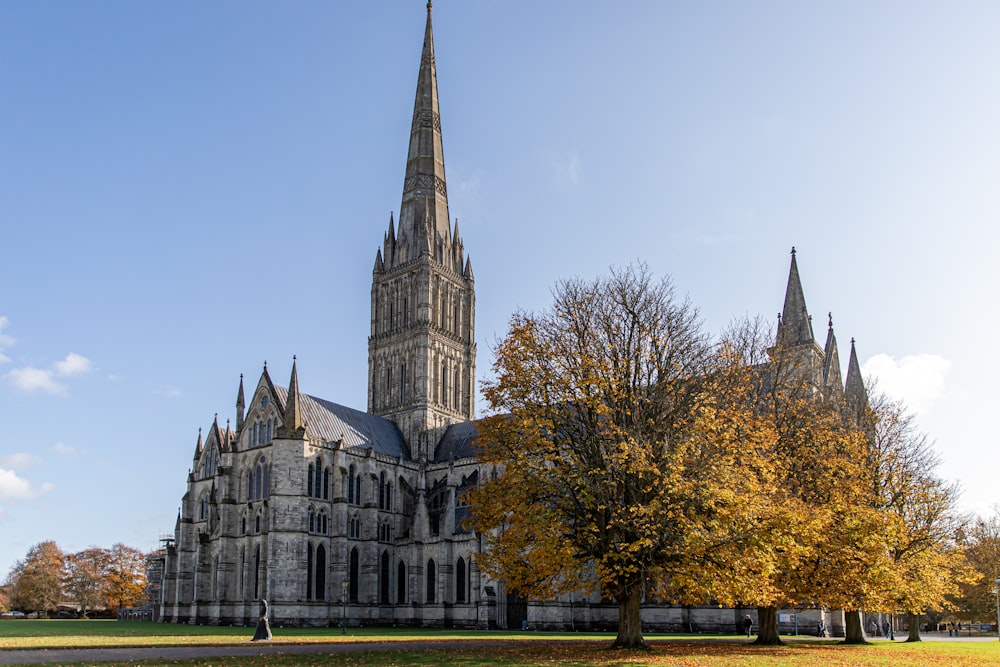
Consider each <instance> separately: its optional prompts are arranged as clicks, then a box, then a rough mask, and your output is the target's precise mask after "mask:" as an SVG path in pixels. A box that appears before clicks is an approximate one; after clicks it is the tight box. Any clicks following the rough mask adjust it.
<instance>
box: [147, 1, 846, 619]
mask: <svg viewBox="0 0 1000 667" xmlns="http://www.w3.org/2000/svg"><path fill="white" fill-rule="evenodd" d="M475 305H476V303H475V279H474V277H473V272H472V262H471V261H470V259H469V256H468V255H467V254H466V251H465V247H464V245H463V242H462V238H461V236H460V235H459V230H458V224H457V223H455V224H454V225H452V223H451V222H450V218H449V214H448V188H447V181H446V178H445V165H444V153H443V150H442V134H441V117H440V115H439V108H438V95H437V72H436V66H435V61H434V38H433V31H432V26H431V4H430V3H428V5H427V22H426V27H425V32H424V42H423V50H422V53H421V59H420V67H419V71H418V75H417V87H416V99H415V101H414V105H413V118H412V125H411V130H410V141H409V148H408V153H407V157H406V171H405V177H404V180H403V194H402V202H401V204H400V208H399V215H398V219H397V220H394V219H393V218H392V217H391V216H390V219H389V222H388V229H387V231H386V233H385V236H384V240H383V243H382V247H381V248H380V249H379V251H378V252H377V253H376V256H375V263H374V268H373V271H372V286H371V331H370V336H369V339H368V401H367V402H368V406H367V411H366V412H362V411H359V410H355V409H352V408H349V407H346V406H343V405H339V404H337V403H333V402H331V401H327V400H323V399H321V398H316V397H314V396H310V395H309V394H306V393H303V392H302V391H301V390H300V388H299V381H298V370H297V365H296V362H295V360H294V359H293V361H292V365H291V371H290V375H289V377H288V383H287V386H281V385H278V384H275V383H274V381H273V380H272V378H271V373H270V371H269V370H268V367H267V365H266V364H265V365H264V368H263V371H262V372H261V374H260V377H259V379H258V380H257V382H256V384H255V385H252V387H250V391H245V389H244V382H243V378H242V376H241V378H240V382H239V389H238V392H237V398H236V406H235V407H236V415H235V425H236V428H235V430H233V429H232V428H231V427H230V426H229V425H228V424H227V426H226V427H225V428H220V426H219V423H218V419H216V421H215V422H214V423H213V424H212V426H211V427H210V428H209V429H208V431H207V435H206V436H205V437H202V435H201V433H199V436H198V441H197V445H196V447H195V452H194V460H193V463H192V467H191V472H190V473H189V475H188V480H187V491H186V493H185V494H184V497H183V501H182V505H181V509H180V513H179V516H178V518H177V524H176V527H175V529H174V535H173V538H172V539H170V540H167V545H166V549H165V561H164V563H163V571H164V574H163V581H162V587H161V590H162V599H161V601H160V608H159V617H160V619H161V620H162V621H165V622H175V623H205V624H224V625H229V624H233V625H254V624H256V622H257V617H258V609H259V606H260V600H262V599H266V600H267V601H268V604H269V608H270V617H271V620H272V623H274V624H275V625H284V626H332V625H338V624H341V623H343V624H345V625H351V626H357V625H417V626H441V627H470V628H471V627H478V628H520V627H522V625H524V624H530V626H531V627H537V628H551V629H557V628H558V629H581V630H582V629H604V628H614V627H615V626H616V624H617V617H618V610H617V607H616V605H615V604H613V603H611V602H609V601H602V600H600V598H599V597H598V596H595V597H592V598H583V599H579V597H578V598H577V599H573V597H572V596H564V597H562V598H559V599H557V600H550V601H531V602H528V601H526V600H524V599H521V598H517V597H515V596H514V595H512V594H508V593H507V592H506V591H505V590H504V586H503V582H501V581H493V580H490V579H489V578H488V577H487V576H486V575H485V574H484V573H481V572H480V571H479V570H478V568H477V561H476V557H475V556H476V554H477V553H478V552H479V551H480V550H481V549H482V548H483V542H482V539H481V537H480V536H479V535H477V534H475V533H474V532H472V531H470V530H469V529H468V528H466V527H465V526H464V522H463V520H464V519H465V517H467V516H468V511H469V510H468V507H466V506H464V505H463V501H462V498H463V491H465V490H466V489H468V488H471V487H473V486H475V485H476V484H477V483H478V480H479V478H480V475H484V474H487V472H488V471H486V470H484V469H482V468H481V466H480V465H479V464H478V463H477V461H476V458H475V451H474V446H473V443H474V438H475V436H476V427H475V423H474V421H473V418H474V416H475V406H474V397H475V393H476V384H475V382H476V373H475V370H476V343H475ZM778 337H779V341H780V342H782V343H783V344H785V345H788V346H790V347H793V348H794V349H796V350H798V354H800V355H801V356H800V358H801V360H802V362H803V363H805V364H807V367H808V368H809V369H810V373H811V374H812V377H813V382H814V384H815V386H816V387H817V388H818V389H819V390H820V391H823V392H824V393H831V394H832V395H835V396H837V397H840V398H848V399H850V398H851V397H853V398H855V399H858V398H859V397H861V396H863V393H864V385H863V383H862V382H861V373H860V368H859V366H858V361H857V356H856V354H855V352H854V346H853V341H852V346H851V357H850V363H849V364H848V374H847V380H846V388H845V386H844V383H842V381H841V374H840V366H839V359H838V353H837V343H836V338H835V337H834V335H833V328H832V322H831V324H830V328H829V332H828V336H827V341H826V345H825V346H823V347H821V346H820V345H819V344H818V343H817V342H816V341H815V339H814V336H813V330H812V320H811V318H810V317H809V315H808V312H807V310H806V305H805V298H804V296H803V292H802V287H801V283H800V281H799V276H798V268H797V265H796V260H795V255H794V251H793V255H792V263H791V269H790V273H789V278H788V287H787V290H786V295H785V303H784V309H783V312H782V319H781V320H780V324H779V330H778ZM859 392H860V393H859ZM845 394H846V396H845ZM746 612H747V610H733V609H720V608H718V607H715V606H712V605H705V606H704V607H697V608H691V607H684V608H679V607H668V606H664V605H657V604H650V605H647V606H646V607H645V608H644V610H643V619H644V625H645V626H646V627H647V629H649V630H668V631H669V630H674V631H677V630H687V631H693V630H696V629H698V630H704V631H713V630H715V631H718V630H725V631H729V630H731V629H732V628H734V627H735V626H736V625H737V624H739V623H740V622H741V620H742V618H743V615H744V614H745V613H746ZM813 613H814V615H815V616H816V619H814V621H813V622H815V620H818V619H819V618H820V616H819V615H820V614H824V616H823V618H824V620H826V621H827V624H828V626H829V625H831V621H833V627H836V619H833V618H830V616H829V615H828V614H829V612H822V611H819V610H815V611H814V612H813Z"/></svg>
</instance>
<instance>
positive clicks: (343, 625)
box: [340, 578, 351, 635]
mask: <svg viewBox="0 0 1000 667" xmlns="http://www.w3.org/2000/svg"><path fill="white" fill-rule="evenodd" d="M350 585H351V584H350V582H349V581H348V580H347V579H346V578H345V579H344V580H343V581H341V582H340V602H341V603H342V605H343V606H342V607H341V612H340V634H342V635H346V634H347V590H348V587H349V586H350Z"/></svg>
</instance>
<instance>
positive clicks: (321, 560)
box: [315, 544, 326, 600]
mask: <svg viewBox="0 0 1000 667" xmlns="http://www.w3.org/2000/svg"><path fill="white" fill-rule="evenodd" d="M315 590H316V599H317V600H325V599H326V547H324V546H323V545H322V544H320V545H318V546H317V547H316V589H315Z"/></svg>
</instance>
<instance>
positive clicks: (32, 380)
mask: <svg viewBox="0 0 1000 667" xmlns="http://www.w3.org/2000/svg"><path fill="white" fill-rule="evenodd" d="M53 376H54V374H53V372H52V371H47V370H44V369H41V368H33V367H31V366H25V367H24V368H15V369H13V370H11V371H8V372H7V375H6V376H4V377H6V378H7V379H8V380H9V381H10V382H12V383H14V386H15V387H17V388H18V389H21V390H23V391H28V392H34V391H44V392H45V393H47V394H52V395H53V396H65V395H66V385H64V384H61V383H59V382H56V380H55V378H54V377H53Z"/></svg>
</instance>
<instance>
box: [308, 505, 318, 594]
mask: <svg viewBox="0 0 1000 667" xmlns="http://www.w3.org/2000/svg"><path fill="white" fill-rule="evenodd" d="M311 516H312V515H310V517H311ZM315 576H316V573H315V567H314V565H313V545H312V542H306V599H307V600H312V597H313V577H315Z"/></svg>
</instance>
